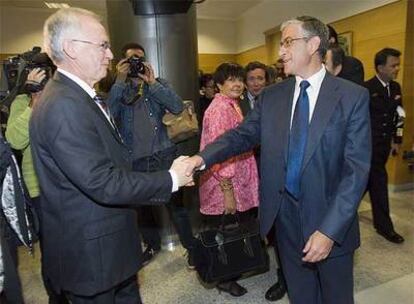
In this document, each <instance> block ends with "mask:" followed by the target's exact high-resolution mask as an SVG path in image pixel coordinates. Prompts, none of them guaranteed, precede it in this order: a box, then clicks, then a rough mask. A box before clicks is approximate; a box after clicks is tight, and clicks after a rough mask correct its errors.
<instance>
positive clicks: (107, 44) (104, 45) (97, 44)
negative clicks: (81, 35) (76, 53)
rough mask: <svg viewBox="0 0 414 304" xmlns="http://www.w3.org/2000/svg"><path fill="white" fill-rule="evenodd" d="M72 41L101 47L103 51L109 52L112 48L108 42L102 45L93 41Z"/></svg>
mask: <svg viewBox="0 0 414 304" xmlns="http://www.w3.org/2000/svg"><path fill="white" fill-rule="evenodd" d="M72 41H75V42H81V43H86V44H92V45H96V46H97V47H99V48H100V49H101V50H103V51H106V50H109V49H110V48H111V45H110V44H109V42H108V41H104V42H102V43H97V42H92V41H88V40H79V39H72Z"/></svg>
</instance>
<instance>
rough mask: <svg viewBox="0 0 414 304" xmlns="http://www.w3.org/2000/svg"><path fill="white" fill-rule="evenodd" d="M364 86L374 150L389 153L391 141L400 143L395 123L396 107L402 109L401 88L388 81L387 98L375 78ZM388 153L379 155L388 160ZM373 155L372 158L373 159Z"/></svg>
mask: <svg viewBox="0 0 414 304" xmlns="http://www.w3.org/2000/svg"><path fill="white" fill-rule="evenodd" d="M364 85H365V87H366V88H367V89H368V90H369V94H370V115H371V127H372V142H373V145H374V150H377V149H375V148H376V146H378V148H380V149H381V150H382V149H388V153H389V150H390V148H391V141H392V140H394V142H395V143H401V142H402V136H398V135H397V134H396V130H397V128H396V123H397V119H398V115H397V107H398V106H401V107H402V94H401V87H400V85H399V83H398V82H396V81H390V96H389V97H388V92H387V89H386V88H384V86H383V85H382V84H381V82H380V81H379V80H378V78H377V77H376V76H374V77H373V78H371V79H370V80H368V81H367V82H365V84H364ZM388 153H380V154H381V155H383V157H384V156H385V157H386V158H388ZM375 154H376V153H374V155H373V157H375ZM383 157H382V158H383ZM382 161H385V160H382Z"/></svg>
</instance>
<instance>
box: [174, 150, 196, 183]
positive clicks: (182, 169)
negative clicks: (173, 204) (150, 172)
mask: <svg viewBox="0 0 414 304" xmlns="http://www.w3.org/2000/svg"><path fill="white" fill-rule="evenodd" d="M203 165H204V160H203V159H202V158H201V156H199V155H194V156H192V157H189V156H179V157H177V158H176V159H175V160H174V162H173V164H172V165H171V168H170V171H172V172H174V174H175V176H176V177H177V182H178V186H179V187H182V186H194V180H193V175H194V172H195V171H196V170H199V169H200V167H202V166H203Z"/></svg>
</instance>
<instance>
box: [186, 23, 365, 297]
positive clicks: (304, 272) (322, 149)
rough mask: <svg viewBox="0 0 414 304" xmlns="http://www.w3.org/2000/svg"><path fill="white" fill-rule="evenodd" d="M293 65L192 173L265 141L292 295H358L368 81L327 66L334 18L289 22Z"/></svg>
mask: <svg viewBox="0 0 414 304" xmlns="http://www.w3.org/2000/svg"><path fill="white" fill-rule="evenodd" d="M281 30H282V38H281V39H282V40H281V43H280V44H281V48H280V51H279V55H280V56H281V58H282V59H283V62H284V66H285V71H286V73H287V74H290V75H295V77H294V78H290V79H287V80H285V81H283V82H281V83H279V84H276V85H273V86H270V87H267V88H265V89H264V90H263V92H262V94H261V95H260V97H259V101H258V104H257V106H256V107H255V108H254V110H253V111H252V112H251V113H250V115H249V116H248V117H247V118H246V120H245V121H244V122H243V123H242V124H241V125H240V126H239V127H238V128H236V129H233V130H231V131H229V132H228V133H226V134H225V135H223V136H222V137H220V138H219V139H218V140H217V141H216V142H214V143H212V144H211V145H209V146H207V147H206V149H205V150H203V151H202V152H200V155H196V156H193V157H192V158H190V159H188V160H187V162H188V166H189V167H188V169H187V173H188V174H191V172H192V170H193V169H194V168H198V167H200V166H201V167H200V168H203V165H205V166H206V167H210V166H211V165H213V164H214V163H219V162H222V161H224V160H225V159H227V158H229V157H231V156H233V155H236V154H240V153H243V152H244V151H248V150H249V149H251V148H252V146H254V145H257V144H258V143H261V180H260V182H261V201H260V209H259V216H260V225H261V226H260V227H261V228H260V229H261V233H262V235H266V233H267V232H268V231H269V230H270V228H271V227H272V226H273V225H274V226H275V230H276V238H277V245H278V248H279V254H280V259H281V262H282V268H283V271H284V273H285V277H286V281H287V289H288V295H289V298H290V301H291V303H294V304H296V303H306V304H310V303H335V304H338V303H339V304H340V303H346V304H349V303H353V272H352V268H353V253H354V251H355V249H356V248H357V247H358V246H359V244H360V240H359V226H358V217H357V209H358V205H359V202H360V200H361V197H362V195H363V193H364V190H365V187H366V182H367V180H368V172H369V166H370V156H371V143H370V140H369V138H370V123H369V100H368V98H369V96H368V91H367V90H366V89H364V88H363V87H361V86H357V85H355V84H353V83H351V82H349V81H346V80H343V79H340V78H337V77H334V76H332V75H330V74H329V73H327V72H326V70H325V68H324V66H323V65H322V58H323V57H324V55H325V53H326V49H327V47H328V30H327V28H326V26H325V25H324V24H323V23H322V22H320V21H319V20H317V19H315V18H313V17H307V16H304V17H299V18H297V19H294V20H289V21H286V22H284V23H283V24H282V27H281Z"/></svg>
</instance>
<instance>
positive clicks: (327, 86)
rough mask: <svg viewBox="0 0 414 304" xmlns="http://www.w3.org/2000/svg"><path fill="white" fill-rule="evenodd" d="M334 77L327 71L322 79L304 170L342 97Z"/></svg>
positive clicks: (310, 128) (310, 127) (310, 130)
mask: <svg viewBox="0 0 414 304" xmlns="http://www.w3.org/2000/svg"><path fill="white" fill-rule="evenodd" d="M333 79H334V78H333V76H331V75H330V74H329V73H326V76H325V79H324V80H323V81H322V85H321V89H320V91H319V96H318V99H317V101H316V105H315V110H314V112H313V115H312V120H311V123H310V126H309V134H308V139H307V145H306V149H305V156H304V159H303V163H302V170H303V169H304V168H305V167H306V165H307V163H308V162H309V160H310V158H311V157H312V154H313V153H314V152H315V149H316V147H317V146H318V144H319V141H320V139H321V137H322V134H323V132H324V130H325V127H326V125H327V124H328V122H329V120H330V119H331V116H332V113H333V111H334V109H335V107H336V105H337V103H338V101H339V99H340V95H339V94H338V92H337V91H336V89H337V84H336V83H335V81H333Z"/></svg>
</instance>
